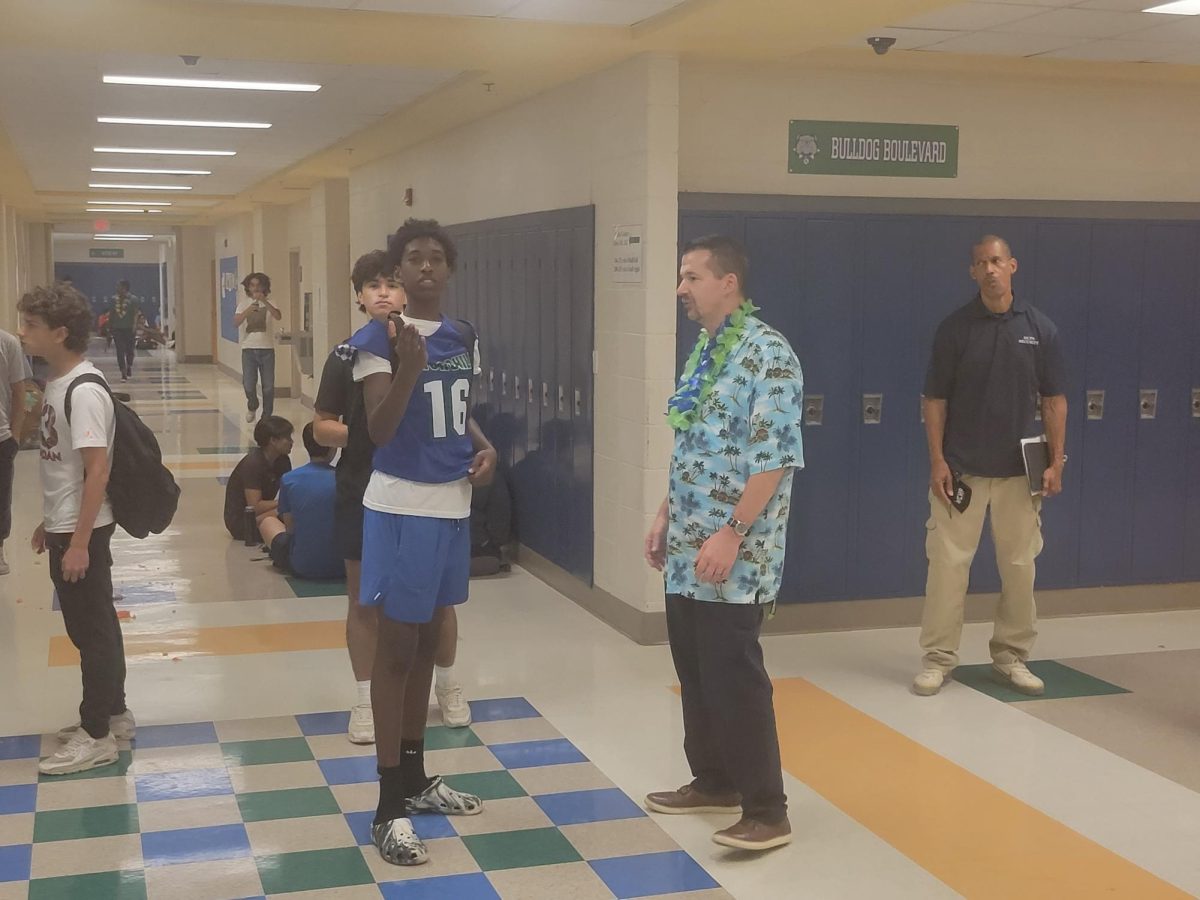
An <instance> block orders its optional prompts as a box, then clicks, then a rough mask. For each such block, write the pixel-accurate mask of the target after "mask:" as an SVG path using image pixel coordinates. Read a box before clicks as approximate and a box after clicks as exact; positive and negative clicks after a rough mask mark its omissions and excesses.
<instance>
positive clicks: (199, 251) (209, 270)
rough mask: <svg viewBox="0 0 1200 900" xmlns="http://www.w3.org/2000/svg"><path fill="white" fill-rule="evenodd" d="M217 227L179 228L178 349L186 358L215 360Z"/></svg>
mask: <svg viewBox="0 0 1200 900" xmlns="http://www.w3.org/2000/svg"><path fill="white" fill-rule="evenodd" d="M214 240H215V236H214V231H213V229H212V228H210V227H207V226H196V225H185V226H183V227H181V228H176V229H175V247H176V253H177V256H176V259H177V265H176V267H175V271H176V278H175V318H176V325H175V327H176V335H175V337H176V341H177V343H176V352H177V353H178V354H179V357H180V359H181V360H182V361H184V362H202V361H203V362H212V361H213V334H214V331H213V329H214V327H215V325H216V320H215V316H214V313H215V311H216V309H217V308H218V305H219V300H218V299H217V284H216V278H217V274H216V272H217V267H216V263H215V261H214V259H213V251H214Z"/></svg>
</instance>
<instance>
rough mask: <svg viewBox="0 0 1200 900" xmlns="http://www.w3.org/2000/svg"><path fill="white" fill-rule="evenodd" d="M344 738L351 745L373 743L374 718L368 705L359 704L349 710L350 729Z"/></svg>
mask: <svg viewBox="0 0 1200 900" xmlns="http://www.w3.org/2000/svg"><path fill="white" fill-rule="evenodd" d="M346 737H348V738H349V739H350V743H352V744H373V743H375V718H374V716H372V714H371V705H370V704H369V703H360V704H358V706H355V707H354V708H353V709H351V710H350V727H349V729H347V734H346Z"/></svg>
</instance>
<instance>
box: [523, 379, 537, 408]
mask: <svg viewBox="0 0 1200 900" xmlns="http://www.w3.org/2000/svg"><path fill="white" fill-rule="evenodd" d="M534 396H535V395H534V393H533V379H532V378H530V379H529V380H528V381H527V382H526V383H525V402H526V403H533V398H534Z"/></svg>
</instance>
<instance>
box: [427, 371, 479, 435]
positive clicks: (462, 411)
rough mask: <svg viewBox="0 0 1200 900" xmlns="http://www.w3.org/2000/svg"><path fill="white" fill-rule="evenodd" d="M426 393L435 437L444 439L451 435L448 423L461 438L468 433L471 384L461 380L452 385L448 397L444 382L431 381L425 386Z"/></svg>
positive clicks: (467, 380)
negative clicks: (468, 406)
mask: <svg viewBox="0 0 1200 900" xmlns="http://www.w3.org/2000/svg"><path fill="white" fill-rule="evenodd" d="M425 393H426V394H428V395H429V402H430V405H431V406H432V412H433V436H434V437H435V438H444V437H446V436H447V435H448V434H449V431H448V430H447V422H449V423H450V424H452V425H453V426H454V432H455V434H457V435H459V437H461V436H462V435H464V434H466V433H467V399H468V397H469V396H470V393H471V382H470V380H469V379H467V378H460V379H458V380H457V381H455V382H454V383H453V384H452V385H450V392H449V393H450V396H449V397H447V396H446V383H445V382H444V381H429V382H426V384H425Z"/></svg>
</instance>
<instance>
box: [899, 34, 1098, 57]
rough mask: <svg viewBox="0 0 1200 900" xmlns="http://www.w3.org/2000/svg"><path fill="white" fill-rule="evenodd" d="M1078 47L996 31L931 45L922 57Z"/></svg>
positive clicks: (1058, 39) (1064, 40) (1017, 53)
mask: <svg viewBox="0 0 1200 900" xmlns="http://www.w3.org/2000/svg"><path fill="white" fill-rule="evenodd" d="M1074 43H1078V42H1077V41H1074V40H1072V39H1071V38H1063V37H1045V36H1038V35H1035V34H1004V33H1001V32H998V31H977V32H974V33H972V34H964V35H962V36H961V37H956V38H951V39H950V40H948V41H943V42H942V43H940V44H934V45H933V46H932V47H929V48H928V49H926V50H922V51H920V52H922V53H980V54H986V55H991V56H1036V55H1038V54H1041V53H1048V52H1049V51H1051V50H1061V49H1062V48H1063V47H1069V46H1071V44H1074Z"/></svg>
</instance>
